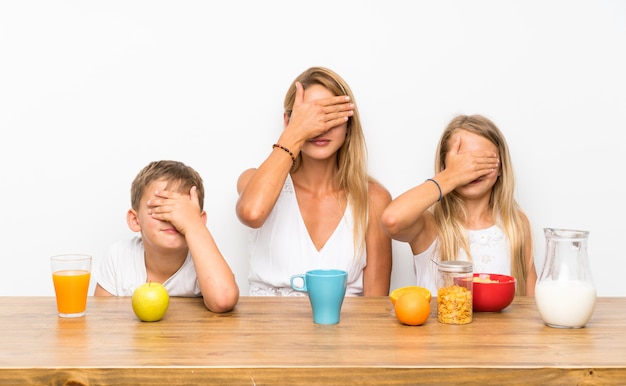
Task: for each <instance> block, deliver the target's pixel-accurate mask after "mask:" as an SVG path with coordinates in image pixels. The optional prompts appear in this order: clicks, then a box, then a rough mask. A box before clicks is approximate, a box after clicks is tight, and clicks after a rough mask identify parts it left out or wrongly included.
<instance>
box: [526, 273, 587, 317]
mask: <svg viewBox="0 0 626 386" xmlns="http://www.w3.org/2000/svg"><path fill="white" fill-rule="evenodd" d="M535 301H536V302H537V308H538V309H539V313H540V314H541V318H542V319H543V321H544V322H545V323H546V324H547V325H549V326H551V327H566V328H567V327H569V328H579V327H583V326H584V325H585V324H587V322H588V321H589V319H590V318H591V314H592V313H593V308H594V307H595V304H596V289H595V287H594V286H593V284H592V283H591V282H588V281H577V280H565V281H563V280H558V281H555V280H542V281H538V282H537V285H536V286H535Z"/></svg>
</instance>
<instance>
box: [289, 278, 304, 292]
mask: <svg viewBox="0 0 626 386" xmlns="http://www.w3.org/2000/svg"><path fill="white" fill-rule="evenodd" d="M295 279H302V283H303V284H302V286H301V287H298V286H297V285H296V284H295V283H294V280H295ZM289 283H291V288H293V289H294V290H296V291H304V292H306V290H307V289H306V278H305V276H304V275H303V274H297V275H292V276H291V279H290V280H289Z"/></svg>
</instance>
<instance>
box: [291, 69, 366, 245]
mask: <svg viewBox="0 0 626 386" xmlns="http://www.w3.org/2000/svg"><path fill="white" fill-rule="evenodd" d="M296 82H300V83H301V84H302V87H303V88H304V89H305V90H306V89H307V88H308V87H310V86H312V85H320V86H322V87H324V88H326V89H327V90H329V91H330V92H331V93H333V94H334V95H336V96H339V95H347V96H349V97H350V101H351V102H352V103H354V114H353V115H352V116H351V117H350V118H349V119H348V123H347V124H348V128H347V132H346V140H345V142H344V143H343V145H342V146H341V148H339V150H338V151H337V169H338V171H337V174H336V178H337V183H338V185H339V187H340V188H341V189H342V190H343V191H344V192H345V193H346V198H347V200H348V205H350V208H351V209H352V214H353V216H354V226H355V228H354V240H355V251H356V252H357V256H359V255H360V252H361V251H363V249H364V248H365V234H366V229H367V210H368V183H369V181H373V179H371V178H370V177H369V175H368V174H367V162H366V159H367V147H366V145H365V137H364V135H363V129H362V127H361V119H360V118H359V110H358V108H357V105H356V99H355V98H354V95H353V94H352V90H350V87H349V86H348V84H347V83H346V82H345V81H344V80H343V79H342V78H341V77H340V76H339V75H338V74H336V73H335V72H333V71H332V70H329V69H328V68H324V67H311V68H309V69H307V70H306V71H304V72H303V73H302V74H300V75H298V77H296V79H294V81H293V82H292V83H291V86H289V89H288V90H287V94H286V95H285V101H284V108H285V113H286V114H287V116H291V111H292V109H293V104H294V101H295V99H296ZM301 166H302V155H301V154H298V157H297V158H296V162H295V163H294V165H293V168H292V169H291V171H292V172H295V171H296V170H298V169H299V168H300V167H301Z"/></svg>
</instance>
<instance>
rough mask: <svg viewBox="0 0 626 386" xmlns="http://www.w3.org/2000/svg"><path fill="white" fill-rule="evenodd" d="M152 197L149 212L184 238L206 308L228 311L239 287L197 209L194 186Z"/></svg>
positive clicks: (203, 215)
mask: <svg viewBox="0 0 626 386" xmlns="http://www.w3.org/2000/svg"><path fill="white" fill-rule="evenodd" d="M155 196H156V198H155V199H152V200H150V201H149V202H148V205H149V206H150V207H151V209H150V212H149V213H150V214H151V215H152V216H153V217H154V218H157V219H159V220H162V221H168V222H170V223H171V224H172V225H174V227H176V229H177V230H178V231H179V232H180V233H181V234H183V235H184V236H185V240H186V241H187V246H188V247H189V252H190V254H191V257H192V259H193V263H194V266H195V269H196V275H197V277H198V283H199V284H200V291H201V292H202V297H203V299H204V304H205V305H206V307H207V308H208V309H209V310H211V311H213V312H227V311H230V310H232V309H233V308H234V307H235V305H236V304H237V301H238V300H239V287H238V286H237V282H236V281H235V275H234V274H233V272H232V270H231V269H230V267H229V265H228V263H227V262H226V260H225V259H224V256H222V253H221V252H220V250H219V248H218V247H217V244H216V243H215V240H214V239H213V235H212V234H211V232H210V231H209V229H208V227H207V226H206V212H204V211H202V210H200V206H199V204H198V195H197V193H196V188H195V186H194V187H193V188H191V191H190V193H189V195H184V194H179V193H174V192H155Z"/></svg>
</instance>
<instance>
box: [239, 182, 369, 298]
mask: <svg viewBox="0 0 626 386" xmlns="http://www.w3.org/2000/svg"><path fill="white" fill-rule="evenodd" d="M353 224H354V221H353V218H352V210H351V209H350V206H349V205H347V207H346V211H345V213H344V215H343V219H342V220H341V221H340V222H339V224H338V225H337V228H336V229H335V231H334V232H333V234H332V235H331V236H330V238H329V239H328V241H326V244H325V245H324V247H323V248H322V249H321V250H320V251H318V250H317V249H316V248H315V245H314V244H313V241H312V240H311V237H310V236H309V233H308V231H307V229H306V226H305V224H304V219H303V218H302V214H301V213H300V208H299V207H298V202H297V200H296V192H295V190H294V187H293V181H292V180H291V176H290V175H288V176H287V179H286V180H285V184H284V185H283V190H282V191H281V193H280V196H279V197H278V200H277V201H276V204H275V205H274V208H273V209H272V212H271V213H270V215H269V216H268V218H267V219H266V220H265V223H264V224H263V226H261V227H260V228H256V229H251V231H250V248H249V250H250V270H249V273H248V282H249V284H250V295H273V296H297V295H304V293H303V292H298V291H294V290H293V289H292V288H291V284H290V281H289V280H290V278H291V275H294V274H304V273H306V271H309V270H312V269H342V270H344V271H346V272H348V288H347V290H346V295H362V294H363V268H365V264H366V251H365V250H363V251H362V253H361V254H360V256H358V257H355V245H354V236H353V235H354V233H353V229H354V227H353ZM358 245H359V244H358V243H357V247H358ZM363 249H365V248H363Z"/></svg>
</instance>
